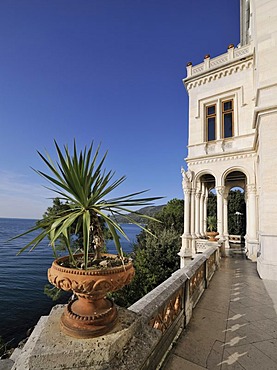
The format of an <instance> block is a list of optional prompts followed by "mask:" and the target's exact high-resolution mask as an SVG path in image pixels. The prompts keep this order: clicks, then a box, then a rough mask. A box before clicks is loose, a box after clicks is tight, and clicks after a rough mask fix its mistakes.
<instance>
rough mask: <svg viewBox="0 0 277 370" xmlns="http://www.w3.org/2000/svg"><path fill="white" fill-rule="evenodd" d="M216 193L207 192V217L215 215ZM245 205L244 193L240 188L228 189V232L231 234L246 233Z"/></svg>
mask: <svg viewBox="0 0 277 370" xmlns="http://www.w3.org/2000/svg"><path fill="white" fill-rule="evenodd" d="M216 210H217V205H216V195H215V194H214V193H212V192H209V197H208V206H207V216H208V217H207V218H209V216H215V217H216ZM245 215H246V205H245V200H244V193H243V192H241V191H240V190H230V191H229V195H228V232H229V234H231V235H245V233H246V220H245Z"/></svg>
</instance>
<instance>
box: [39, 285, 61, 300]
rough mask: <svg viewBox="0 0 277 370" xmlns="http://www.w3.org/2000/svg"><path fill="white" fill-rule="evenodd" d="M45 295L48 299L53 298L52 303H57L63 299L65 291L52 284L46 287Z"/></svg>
mask: <svg viewBox="0 0 277 370" xmlns="http://www.w3.org/2000/svg"><path fill="white" fill-rule="evenodd" d="M44 294H46V295H47V297H49V298H51V299H52V301H54V302H55V301H57V300H58V299H60V298H61V297H62V295H63V294H64V291H63V290H61V289H58V288H56V287H55V286H52V285H50V284H46V285H44Z"/></svg>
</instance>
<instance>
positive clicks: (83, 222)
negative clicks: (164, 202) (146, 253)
mask: <svg viewBox="0 0 277 370" xmlns="http://www.w3.org/2000/svg"><path fill="white" fill-rule="evenodd" d="M55 148H56V152H57V157H58V161H57V162H56V163H55V162H54V161H53V160H52V159H51V157H50V155H49V154H48V153H47V152H46V155H45V156H44V155H42V154H41V153H40V152H38V154H39V156H40V157H41V159H42V160H43V162H44V163H45V165H46V166H47V168H48V171H49V172H50V174H48V173H45V172H42V171H39V170H36V172H37V173H38V174H39V175H40V176H42V177H43V178H45V179H46V180H48V182H50V184H51V185H52V186H53V188H50V190H52V191H53V192H55V193H56V194H58V199H59V201H62V202H64V203H65V207H64V209H62V210H60V211H57V212H53V213H51V214H48V215H46V216H45V217H44V218H43V219H41V220H40V221H39V222H38V223H37V225H36V226H35V227H33V228H32V229H30V230H28V231H26V232H25V233H23V234H21V235H18V236H17V237H19V236H23V235H25V234H28V233H31V232H33V231H36V230H41V229H42V231H41V232H40V234H39V235H38V236H36V237H35V238H34V239H33V240H32V241H31V242H29V243H28V244H27V245H26V246H25V247H24V248H22V249H21V251H20V253H21V252H23V251H24V250H26V249H28V248H30V249H31V250H32V249H34V248H35V247H36V246H37V245H38V244H39V243H40V242H41V241H42V240H43V239H44V238H46V237H48V238H49V239H50V244H51V246H52V248H53V252H54V255H55V256H56V255H57V251H56V242H57V241H58V240H62V241H63V242H64V244H65V246H66V249H67V252H68V254H69V256H70V261H71V265H72V266H74V267H79V266H77V262H76V260H75V258H74V252H75V247H72V228H74V229H75V231H74V234H75V235H78V234H79V233H80V232H81V233H82V238H83V241H82V254H83V260H82V263H81V266H80V268H83V269H87V268H88V262H89V253H91V252H92V251H94V254H95V256H94V260H99V259H101V250H102V248H103V245H104V235H103V229H102V227H101V219H102V220H103V221H104V222H105V223H106V225H107V227H108V228H109V230H110V232H111V234H112V236H113V240H114V243H115V246H116V248H117V252H118V254H119V256H120V257H121V258H123V252H122V248H121V245H120V240H119V236H118V234H117V231H118V232H119V233H120V234H121V235H123V236H124V237H125V238H127V236H126V234H125V232H124V230H123V229H122V228H121V226H120V224H119V223H117V222H116V221H114V220H113V219H111V218H110V217H109V216H108V213H110V214H112V215H123V216H124V217H125V220H126V222H132V223H135V224H137V225H138V226H141V225H139V224H138V223H136V222H135V221H133V220H131V219H130V218H129V217H128V215H127V213H132V212H134V211H133V210H132V209H130V207H138V206H146V205H149V204H150V202H151V201H153V200H156V199H160V197H153V198H137V196H138V195H140V194H142V193H144V192H145V191H140V192H137V193H133V194H128V195H125V196H121V197H118V198H113V199H109V200H107V199H106V196H108V195H109V194H110V193H111V192H112V191H113V190H114V189H116V188H117V187H118V186H119V185H121V184H122V183H123V182H124V181H125V179H126V178H125V176H122V177H120V178H119V179H118V180H113V177H114V172H112V171H106V170H105V168H103V165H104V162H105V159H106V156H107V152H106V153H105V154H104V156H103V157H102V158H100V159H99V151H100V146H98V147H97V148H96V150H95V152H94V154H93V144H91V145H90V147H89V148H88V149H87V148H86V147H85V148H84V150H81V151H80V152H78V151H77V146H76V143H75V142H74V148H73V154H71V153H70V152H69V149H68V147H67V146H64V148H63V149H64V150H63V151H62V149H61V148H60V147H59V146H58V144H57V143H56V141H55ZM67 206H68V207H67ZM143 218H144V219H149V217H148V216H145V215H144V216H143Z"/></svg>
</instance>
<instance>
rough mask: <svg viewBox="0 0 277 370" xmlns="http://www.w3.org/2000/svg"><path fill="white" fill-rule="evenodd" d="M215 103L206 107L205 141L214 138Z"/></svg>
mask: <svg viewBox="0 0 277 370" xmlns="http://www.w3.org/2000/svg"><path fill="white" fill-rule="evenodd" d="M215 133H216V105H215V104H214V105H210V106H209V107H207V108H206V135H207V138H206V140H207V141H211V140H215V139H216V135H215Z"/></svg>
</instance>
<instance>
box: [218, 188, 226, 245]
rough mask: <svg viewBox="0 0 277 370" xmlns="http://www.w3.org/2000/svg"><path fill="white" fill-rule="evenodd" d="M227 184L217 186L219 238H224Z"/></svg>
mask: <svg viewBox="0 0 277 370" xmlns="http://www.w3.org/2000/svg"><path fill="white" fill-rule="evenodd" d="M224 190H225V186H217V187H216V194H217V195H216V201H217V232H218V233H219V239H223V194H224Z"/></svg>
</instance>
